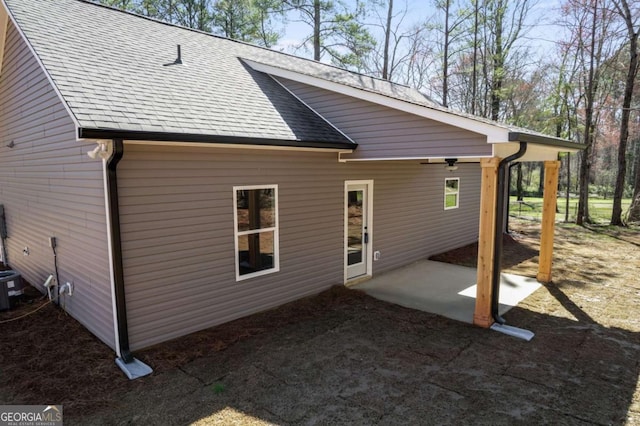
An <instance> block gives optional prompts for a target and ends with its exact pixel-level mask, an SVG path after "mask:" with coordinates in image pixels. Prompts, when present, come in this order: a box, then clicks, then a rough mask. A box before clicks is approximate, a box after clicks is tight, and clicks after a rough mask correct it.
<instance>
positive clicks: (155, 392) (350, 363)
mask: <svg viewBox="0 0 640 426" xmlns="http://www.w3.org/2000/svg"><path fill="white" fill-rule="evenodd" d="M511 225H512V227H513V229H514V232H513V234H512V236H510V237H507V238H506V240H505V256H504V266H505V268H506V270H505V271H506V272H511V273H518V274H522V275H529V276H535V272H536V268H537V263H536V262H537V257H536V256H537V244H538V237H539V235H538V227H539V224H537V223H533V222H524V221H515V222H514V221H512V223H511ZM638 235H639V230H638V229H637V228H636V229H631V230H617V229H615V228H608V227H598V228H593V229H584V228H579V227H576V226H573V225H558V227H557V231H556V246H555V247H556V250H555V263H554V283H553V284H550V285H547V286H543V287H542V288H540V289H539V290H537V291H536V292H535V293H534V294H533V295H532V296H530V297H529V298H527V299H526V300H525V301H524V302H523V303H521V304H520V305H519V306H518V307H517V308H514V309H512V310H511V311H509V312H508V313H507V314H506V315H505V318H506V320H507V321H508V323H509V324H511V325H515V326H518V327H522V328H526V329H529V330H532V331H534V332H535V333H536V336H535V337H534V339H533V340H532V341H530V342H525V341H521V340H518V339H515V338H512V337H508V336H505V335H502V334H500V333H496V332H493V331H489V330H483V329H479V328H475V327H472V326H470V325H467V324H463V323H460V322H456V321H453V320H448V319H445V318H442V317H439V316H436V315H433V314H429V313H425V312H419V311H415V310H411V309H407V308H402V307H399V306H396V305H392V304H389V303H385V302H381V301H378V300H375V299H372V298H370V297H368V296H366V295H364V294H362V293H360V292H357V291H353V290H348V289H345V288H343V287H336V288H333V289H331V290H329V291H326V292H324V293H322V294H321V295H319V296H316V297H313V298H308V299H304V300H301V301H298V302H294V303H291V304H288V305H285V306H283V307H281V308H278V309H275V310H272V311H268V312H264V313H261V314H257V315H253V316H251V317H247V318H244V319H241V320H238V321H234V322H231V323H228V324H225V325H222V326H219V327H216V328H212V329H209V330H205V331H203V332H199V333H196V334H193V335H190V336H186V337H184V338H180V339H176V340H174V341H171V342H168V343H165V344H162V345H158V346H155V347H153V348H149V349H147V350H145V351H142V352H139V353H137V354H136V356H137V357H138V358H139V359H141V360H143V361H145V362H146V363H148V364H150V365H151V366H152V367H153V368H154V373H153V374H152V375H151V376H149V377H146V378H143V379H139V380H136V381H128V380H126V378H125V377H124V375H123V374H122V373H121V372H120V371H119V370H118V369H117V367H116V366H115V364H114V362H113V358H114V356H113V353H112V351H111V350H110V349H108V348H107V347H106V346H104V345H103V344H101V343H100V342H98V341H97V340H96V339H95V338H94V337H93V336H92V335H90V334H89V333H88V332H87V331H86V330H85V329H84V328H82V327H81V326H80V325H79V324H78V323H76V322H75V321H74V320H73V319H71V318H70V317H69V316H67V315H65V314H64V313H63V312H61V311H60V310H58V309H57V308H55V307H53V306H51V305H48V306H46V307H44V308H43V309H41V310H40V311H38V312H37V313H35V314H33V315H32V316H30V317H28V319H26V320H17V321H13V322H9V323H2V324H0V331H1V332H0V404H18V403H31V404H50V403H51V404H54V403H55V404H59V403H61V404H64V415H65V423H66V424H91V425H99V424H154V425H158V424H162V425H165V424H190V423H195V424H198V425H215V424H223V425H228V424H402V425H406V424H474V425H476V424H491V425H499V424H509V425H511V424H569V425H574V424H575V425H582V424H584V425H591V424H595V425H610V424H613V425H621V424H630V425H640V388H638V376H639V374H640V317H639V315H638V314H639V312H640V308H639V306H640V241H639V238H638ZM474 256H475V248H474V247H473V246H470V247H466V248H463V249H460V250H456V251H453V252H449V253H447V254H444V255H442V256H438V257H437V258H438V259H439V260H444V261H450V262H455V263H460V264H467V265H474V264H475V262H474V260H473V259H474ZM42 303H43V301H40V300H38V295H37V294H32V295H31V297H30V298H27V300H26V301H25V302H24V303H23V305H22V306H20V307H18V308H17V309H14V310H12V311H8V312H3V313H0V321H4V320H7V319H11V318H15V317H17V316H19V315H21V314H23V313H25V312H29V311H31V310H33V309H34V308H36V307H39V306H41V305H42Z"/></svg>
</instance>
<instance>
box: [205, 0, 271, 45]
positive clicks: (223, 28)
mask: <svg viewBox="0 0 640 426" xmlns="http://www.w3.org/2000/svg"><path fill="white" fill-rule="evenodd" d="M281 10H282V8H281V2H280V1H277V0H217V1H216V2H215V3H214V4H213V10H212V15H213V19H212V24H213V30H214V32H216V33H217V34H221V35H224V36H225V37H229V38H232V39H235V40H241V41H246V42H249V43H254V44H258V45H261V46H265V47H271V46H273V45H275V44H276V43H277V42H278V39H279V38H280V34H279V33H278V31H276V30H275V29H274V27H273V22H272V18H273V17H274V16H278V15H281V13H282V12H281Z"/></svg>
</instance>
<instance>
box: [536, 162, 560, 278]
mask: <svg viewBox="0 0 640 426" xmlns="http://www.w3.org/2000/svg"><path fill="white" fill-rule="evenodd" d="M559 170H560V162H559V161H545V162H544V199H543V202H542V230H541V232H540V256H539V258H538V259H539V260H538V276H537V278H538V281H540V282H543V283H549V282H551V265H552V263H553V239H554V238H553V234H554V231H555V224H556V205H557V201H558V172H559Z"/></svg>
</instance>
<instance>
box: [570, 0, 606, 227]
mask: <svg viewBox="0 0 640 426" xmlns="http://www.w3.org/2000/svg"><path fill="white" fill-rule="evenodd" d="M597 24H598V1H597V0H595V1H594V5H593V21H592V24H591V46H590V52H591V53H590V58H589V77H588V80H587V91H586V99H587V101H586V105H585V120H584V121H585V123H584V143H585V145H586V148H585V149H584V151H582V156H581V161H580V179H579V182H580V196H579V199H578V214H577V217H576V224H578V225H580V226H583V225H584V224H585V222H586V223H589V221H590V219H589V174H590V172H591V150H592V149H593V141H594V135H593V128H592V127H593V103H594V98H595V94H596V91H597V88H598V78H599V74H600V73H599V70H597V69H596V65H595V61H596V28H597ZM598 50H600V51H601V49H598Z"/></svg>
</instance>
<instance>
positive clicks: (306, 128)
mask: <svg viewBox="0 0 640 426" xmlns="http://www.w3.org/2000/svg"><path fill="white" fill-rule="evenodd" d="M6 4H7V5H8V7H9V9H10V11H11V14H12V16H13V17H14V19H15V20H16V22H17V23H18V26H19V27H20V29H21V30H22V32H23V33H24V34H25V36H26V38H27V39H28V41H29V43H30V44H31V46H32V47H33V49H34V51H35V52H36V54H37V55H38V57H39V58H40V60H41V61H42V63H43V64H44V66H45V68H46V70H47V72H48V73H49V75H50V76H51V78H52V80H53V82H54V84H55V85H56V86H57V88H58V90H59V91H60V93H61V95H62V97H63V98H64V100H65V101H66V102H67V104H68V106H69V108H70V110H71V112H72V113H73V115H74V116H75V118H76V120H77V121H78V124H79V126H80V128H83V129H111V130H122V131H138V132H153V133H173V134H193V135H215V136H222V137H227V138H249V139H251V138H256V139H263V140H283V141H303V142H315V143H321V144H320V145H321V146H323V144H322V143H325V144H327V145H331V144H332V143H333V144H342V145H353V146H355V144H353V142H352V141H350V140H349V139H348V138H347V137H345V136H344V135H343V134H342V133H340V132H339V131H337V130H336V129H335V128H333V127H332V126H331V125H330V124H328V123H327V122H326V121H325V120H324V119H323V118H321V117H320V116H318V115H317V114H315V113H314V112H313V111H312V110H310V109H309V108H308V107H306V106H305V105H304V104H303V103H301V102H299V101H298V100H297V99H296V98H295V97H293V96H292V95H291V94H290V93H289V92H288V91H286V90H285V89H284V88H283V87H282V86H280V85H279V84H278V83H277V82H276V81H274V80H273V79H272V78H271V77H270V76H268V75H266V74H263V73H260V72H257V71H254V70H252V69H251V68H250V67H248V66H247V65H245V64H244V63H242V61H241V60H240V57H242V56H247V57H251V58H253V57H256V58H263V55H264V54H265V53H267V55H269V54H271V56H277V55H279V54H278V53H277V52H270V51H267V50H266V49H262V48H259V47H255V46H250V45H247V44H243V43H238V42H235V41H231V40H228V39H224V38H220V37H214V36H211V35H208V34H204V33H200V32H197V31H192V30H188V29H185V28H181V27H177V26H173V25H167V24H164V23H160V22H157V21H153V20H149V19H145V18H142V17H139V16H135V15H132V14H128V13H123V12H120V11H117V10H113V9H109V8H105V7H101V6H98V5H94V4H92V3H87V2H84V1H78V0H7V1H6ZM177 45H181V47H182V59H183V62H184V63H183V64H182V65H166V64H171V63H172V62H174V60H175V59H176V56H177ZM256 54H257V56H256ZM261 55H262V56H261Z"/></svg>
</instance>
